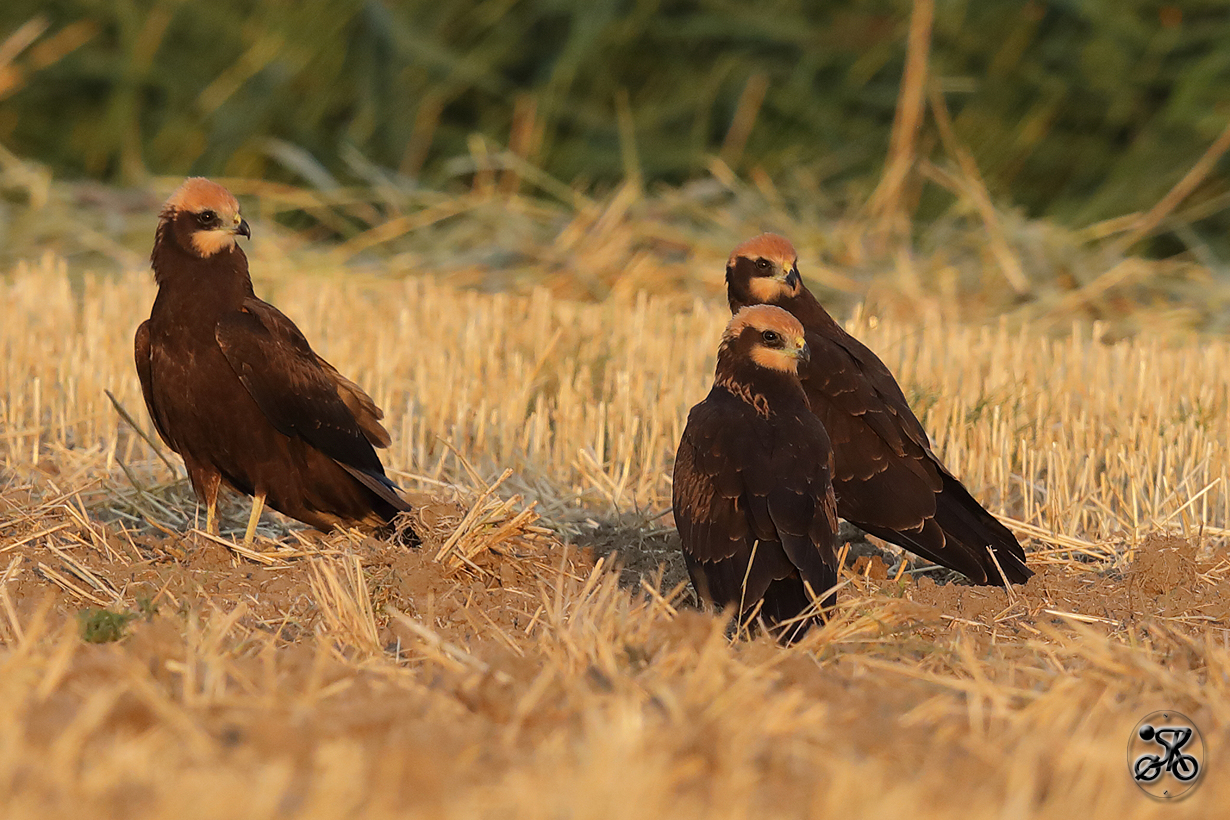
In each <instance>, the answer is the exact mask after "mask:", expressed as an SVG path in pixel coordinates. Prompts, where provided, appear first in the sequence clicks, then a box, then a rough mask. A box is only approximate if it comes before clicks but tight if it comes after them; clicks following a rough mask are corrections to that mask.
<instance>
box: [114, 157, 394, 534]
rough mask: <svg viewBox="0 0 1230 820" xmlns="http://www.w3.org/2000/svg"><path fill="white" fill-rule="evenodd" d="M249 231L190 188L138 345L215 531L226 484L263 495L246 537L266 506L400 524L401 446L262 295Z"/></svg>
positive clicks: (223, 195)
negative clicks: (396, 472)
mask: <svg viewBox="0 0 1230 820" xmlns="http://www.w3.org/2000/svg"><path fill="white" fill-rule="evenodd" d="M240 236H244V237H248V238H251V236H252V234H251V231H250V230H249V228H248V223H247V222H246V221H245V220H244V219H243V218H242V217H241V216H240V214H239V203H238V202H237V201H236V200H235V197H233V196H231V194H230V192H228V191H227V190H226V189H225V188H223V187H222V186H221V185H218V184H216V183H214V182H211V181H209V180H207V179H202V178H199V177H197V178H192V179H188V180H187V181H186V182H184V184H183V185H182V186H180V188H179V189H178V190H177V191H175V193H173V194H172V195H171V198H170V199H168V200H167V202H166V204H165V205H164V206H163V208H162V212H161V214H160V215H159V221H158V229H157V231H156V233H155V236H154V250H153V253H152V254H151V257H150V260H151V262H152V264H153V268H154V280H155V282H156V283H157V285H158V295H157V297H156V298H155V299H154V306H153V309H152V310H151V311H150V317H149V319H148V320H147V321H145V322H142V323H141V326H140V327H139V328H137V336H136V363H137V375H138V376H139V377H140V379H141V391H142V393H143V394H144V395H145V405H146V407H147V408H148V410H149V414H150V417H151V418H152V419H153V421H154V427H155V428H157V430H158V434H159V435H160V436H161V437H162V439H163V441H165V442H166V443H167V446H169V447H170V448H171V449H172V450H174V451H175V452H177V453H179V454H180V455H181V456H182V457H183V459H184V466H185V467H187V469H188V476H189V478H190V479H191V481H192V487H193V489H194V490H195V491H196V495H197V498H198V499H200V500H201V501H202V502H204V503H205V505H206V510H207V513H206V525H205V526H206V530H207V531H209V532H210V533H216V532H217V502H218V489H219V486H220V485H221V483H222V482H226V484H228V485H229V486H231V487H232V488H234V489H235V490H238V491H239V492H241V493H245V494H247V495H250V496H253V497H254V498H253V503H252V512H251V516H250V517H249V520H248V528H247V532H246V533H245V536H244V541H245V542H250V541H251V540H252V535H253V533H254V531H255V528H256V523H257V521H258V520H259V519H260V514H261V509H262V507H263V506H264V505H265V504H268V505H269V506H270V507H272V508H273V509H275V510H277V511H279V512H281V513H283V514H285V515H288V516H290V517H291V518H296V519H298V520H300V521H303V522H305V523H307V524H310V525H312V526H313V527H317V528H319V529H324V530H328V529H332V528H333V527H335V526H347V525H362V526H368V527H373V528H375V527H381V526H383V525H387V524H390V523H391V522H392V520H393V518H394V516H395V515H396V514H397V513H398V512H401V511H406V510H409V509H410V507H409V505H408V504H407V503H406V502H405V500H403V499H402V497H401V496H400V495H398V492H397V488H396V486H395V485H394V484H393V482H392V481H390V480H389V478H388V477H387V476H386V475H385V473H384V466H383V465H382V464H381V463H380V458H379V457H378V456H377V455H376V450H375V449H374V448H376V447H387V446H388V444H389V434H388V433H387V432H386V431H385V429H384V427H383V426H381V424H380V419H381V418H382V417H383V415H384V414H383V412H382V411H381V410H380V408H378V407H377V406H376V404H375V402H373V401H372V399H371V397H370V396H368V395H367V394H366V393H365V392H363V390H362V389H360V388H359V386H358V385H356V384H355V383H354V382H352V381H350V380H349V379H347V378H346V377H345V376H343V375H342V374H340V373H338V372H337V370H335V369H334V368H333V366H332V365H330V364H329V363H328V362H326V361H325V360H324V359H322V358H321V357H320V356H318V355H317V354H316V353H315V352H314V351H313V350H312V347H311V345H309V344H308V341H307V339H306V338H304V336H303V334H302V333H301V332H300V331H299V328H297V327H295V324H294V323H293V322H292V321H291V320H290V319H288V318H286V316H284V315H283V314H282V313H281V312H280V311H279V310H278V309H277V308H275V307H274V306H273V305H270V304H269V303H267V302H263V301H261V300H260V299H258V298H256V295H255V294H254V293H253V290H252V280H251V278H249V276H248V259H247V257H246V256H245V255H244V252H243V250H242V249H241V248H240V247H239V245H238V242H237V238H238V237H240ZM410 540H413V536H410Z"/></svg>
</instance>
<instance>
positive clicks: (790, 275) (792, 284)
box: [785, 265, 802, 290]
mask: <svg viewBox="0 0 1230 820" xmlns="http://www.w3.org/2000/svg"><path fill="white" fill-rule="evenodd" d="M801 281H802V279H801V277H800V276H799V268H798V266H797V265H796V266H795V267H793V268H791V269H790V270H788V271H786V277H785V282H786V286H787V287H789V288H790V289H791V290H798V288H799V283H800V282H801Z"/></svg>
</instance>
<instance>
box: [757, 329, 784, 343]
mask: <svg viewBox="0 0 1230 820" xmlns="http://www.w3.org/2000/svg"><path fill="white" fill-rule="evenodd" d="M760 338H762V339H764V341H765V344H770V345H776V344H780V343H781V341H782V337H781V336H779V335H778V333H777V331H776V330H766V331H765V332H763V333H761V334H760Z"/></svg>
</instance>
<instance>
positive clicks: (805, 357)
mask: <svg viewBox="0 0 1230 820" xmlns="http://www.w3.org/2000/svg"><path fill="white" fill-rule="evenodd" d="M794 357H795V358H796V359H798V360H799V361H801V362H802V363H803V364H807V363H808V362H810V361H811V348H809V347H808V346H807V342H803V344H801V345H799V348H798V349H797V350H795V351H794Z"/></svg>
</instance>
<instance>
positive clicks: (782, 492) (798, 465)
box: [673, 387, 837, 623]
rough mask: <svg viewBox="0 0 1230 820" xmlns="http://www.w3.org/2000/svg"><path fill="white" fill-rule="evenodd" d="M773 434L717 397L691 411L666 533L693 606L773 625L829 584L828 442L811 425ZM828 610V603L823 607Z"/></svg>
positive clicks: (832, 565)
mask: <svg viewBox="0 0 1230 820" xmlns="http://www.w3.org/2000/svg"><path fill="white" fill-rule="evenodd" d="M793 421H794V423H793V424H792V425H791V426H790V429H776V428H775V425H774V423H773V422H770V421H765V420H764V419H761V418H759V417H757V416H756V415H755V413H754V412H752V411H751V409H750V408H749V407H748V405H746V404H745V403H743V402H742V401H740V400H739V399H737V398H734V397H733V396H731V395H730V394H729V393H728V392H726V391H725V390H723V389H722V388H719V387H715V388H714V389H713V391H712V392H711V393H710V394H709V397H708V398H706V399H705V401H703V402H701V403H700V404H698V405H697V406H696V407H694V408H693V409H692V412H691V413H690V414H689V416H688V423H687V426H686V428H685V429H684V434H683V438H682V440H681V441H680V444H679V451H678V454H677V456H676V459H675V471H674V487H673V502H674V513H675V525H676V527H677V528H678V530H679V535H680V539H681V541H682V544H683V551H684V557H685V558H686V559H687V564H688V571H689V574H690V575H691V577H692V582H693V584H694V585H695V587H696V589H697V592H698V593H699V594H700V596H701V597H702V599H704V600H707V601H710V602H712V603H715V604H716V605H718V606H727V605H731V604H733V605H735V606H736V607H738V608H739V609H740V610H742V611H747V610H749V609H751V607H753V606H754V605H755V604H756V603H757V602H758V601H760V600H762V599H763V601H764V610H763V611H764V614H765V616H766V617H767V618H768V619H769V620H770V622H771V623H773V622H780V621H783V620H788V619H789V618H793V617H795V616H797V615H798V614H800V613H801V612H802V611H803V610H804V609H806V608H807V606H808V605H809V604H810V597H809V596H807V594H806V592H805V590H804V587H803V583H804V582H806V583H807V584H809V585H810V586H811V588H812V590H813V591H814V592H815V594H823V593H824V592H826V591H827V590H829V589H830V588H831V587H833V586H834V585H835V584H836V580H837V575H836V557H835V555H834V552H833V538H834V533H835V532H836V518H835V515H834V502H833V500H832V488H831V485H830V483H829V474H828V469H829V468H828V465H829V460H828V452H827V438H825V437H824V430H823V428H822V427H821V426H820V425H819V424H818V423H817V422H816V419H815V417H814V416H811V415H810V414H807V415H806V416H805V418H803V419H795V420H793ZM829 603H831V598H830V601H829Z"/></svg>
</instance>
